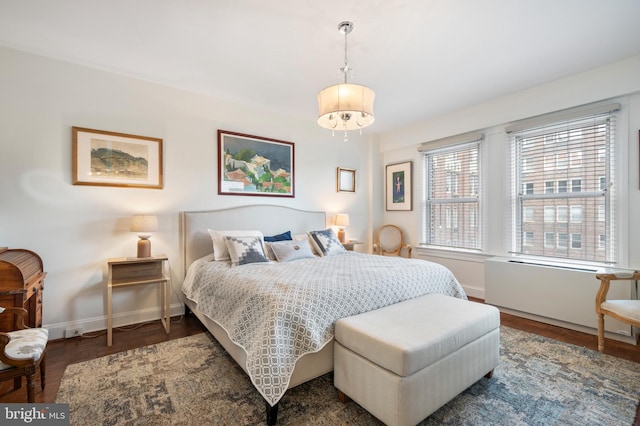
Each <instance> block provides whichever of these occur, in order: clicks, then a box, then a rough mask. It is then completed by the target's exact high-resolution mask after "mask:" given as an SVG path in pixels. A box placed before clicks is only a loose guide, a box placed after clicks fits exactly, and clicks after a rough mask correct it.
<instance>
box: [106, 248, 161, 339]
mask: <svg viewBox="0 0 640 426" xmlns="http://www.w3.org/2000/svg"><path fill="white" fill-rule="evenodd" d="M167 260H169V259H168V258H167V256H165V255H163V254H160V255H157V256H152V257H117V258H110V259H108V260H107V263H108V264H109V280H108V281H107V346H111V344H112V338H113V330H112V327H113V319H112V306H111V293H112V291H113V289H114V288H117V287H125V286H132V285H142V284H160V285H161V286H160V288H161V304H162V317H161V318H160V321H161V322H162V325H163V326H164V330H165V331H166V332H167V333H169V329H170V325H171V321H170V317H169V307H170V306H169V305H170V302H171V286H170V285H169V281H170V278H169V276H167V275H166V274H165V273H164V262H165V261H167Z"/></svg>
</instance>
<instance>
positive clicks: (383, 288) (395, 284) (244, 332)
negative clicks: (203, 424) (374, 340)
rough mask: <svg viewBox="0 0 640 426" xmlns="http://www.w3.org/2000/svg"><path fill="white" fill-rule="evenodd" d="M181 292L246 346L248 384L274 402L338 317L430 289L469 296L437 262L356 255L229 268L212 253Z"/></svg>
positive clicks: (191, 272) (197, 266) (328, 337)
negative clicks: (297, 366) (296, 363)
mask: <svg viewBox="0 0 640 426" xmlns="http://www.w3.org/2000/svg"><path fill="white" fill-rule="evenodd" d="M182 290H183V292H184V294H185V295H186V297H187V298H188V299H190V300H192V301H194V302H195V303H196V304H197V307H198V309H199V310H200V312H202V313H203V314H205V315H206V316H207V317H209V318H210V319H212V320H213V321H215V322H217V323H218V324H219V325H220V326H222V327H223V328H224V329H225V330H226V331H227V333H228V334H229V337H230V339H231V340H232V341H233V342H234V343H236V344H238V345H240V346H241V347H243V348H244V349H245V351H246V353H247V371H248V373H249V376H250V378H251V381H252V382H253V384H254V386H255V387H256V389H258V391H259V392H260V393H261V394H262V396H263V397H264V398H265V399H266V400H267V402H269V403H270V404H271V405H274V404H276V403H277V402H278V401H279V400H280V398H281V397H282V395H283V394H284V393H285V391H286V390H287V386H288V384H289V379H290V377H291V374H292V372H293V369H294V366H295V362H296V360H297V359H299V358H300V357H301V356H303V355H304V354H307V353H311V352H317V351H319V350H320V349H322V347H323V346H325V345H326V344H327V343H328V342H329V341H331V339H332V338H333V325H334V323H335V321H336V320H338V319H340V318H344V317H348V316H351V315H355V314H358V313H362V312H366V311H371V310H373V309H377V308H381V307H383V306H387V305H390V304H393V303H397V302H400V301H402V300H406V299H411V298H414V297H417V296H420V295H422V294H427V293H442V294H446V295H450V296H454V297H458V298H463V299H466V295H465V293H464V290H463V289H462V287H461V286H460V284H459V283H458V281H457V280H456V279H455V277H454V276H453V274H452V273H451V271H449V270H448V269H447V268H445V267H444V266H442V265H439V264H436V263H431V262H427V261H424V260H418V259H405V258H398V257H387V256H375V255H368V254H362V253H355V252H346V253H343V254H338V255H334V256H328V257H316V258H313V259H310V258H309V259H299V260H294V261H291V262H284V263H276V262H270V263H254V264H249V265H243V266H239V267H234V268H232V267H231V266H230V263H229V262H215V261H213V256H212V255H210V256H206V257H204V258H202V259H199V260H197V261H196V262H194V263H193V265H192V266H191V267H190V268H189V271H188V273H187V277H186V278H185V281H184V284H183V288H182Z"/></svg>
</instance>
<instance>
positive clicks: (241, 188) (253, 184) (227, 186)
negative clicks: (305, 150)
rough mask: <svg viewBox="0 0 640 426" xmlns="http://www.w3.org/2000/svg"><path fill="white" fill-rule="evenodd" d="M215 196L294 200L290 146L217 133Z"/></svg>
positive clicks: (283, 142)
mask: <svg viewBox="0 0 640 426" xmlns="http://www.w3.org/2000/svg"><path fill="white" fill-rule="evenodd" d="M218 194H220V195H253V196H256V195H257V196H264V197H294V196H295V186H294V144H293V142H286V141H281V140H277V139H270V138H264V137H260V136H252V135H246V134H243V133H235V132H229V131H226V130H218Z"/></svg>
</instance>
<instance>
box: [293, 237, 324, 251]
mask: <svg viewBox="0 0 640 426" xmlns="http://www.w3.org/2000/svg"><path fill="white" fill-rule="evenodd" d="M292 238H293V241H306V242H307V243H309V247H311V252H312V253H313V254H314V255H315V256H322V253H320V252H319V251H318V250H316V246H315V245H313V243H312V242H311V238H309V235H307V234H296V235H294V236H293V237H292Z"/></svg>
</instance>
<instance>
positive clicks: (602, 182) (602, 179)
mask: <svg viewBox="0 0 640 426" xmlns="http://www.w3.org/2000/svg"><path fill="white" fill-rule="evenodd" d="M605 189H607V178H606V176H600V191H604V190H605Z"/></svg>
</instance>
